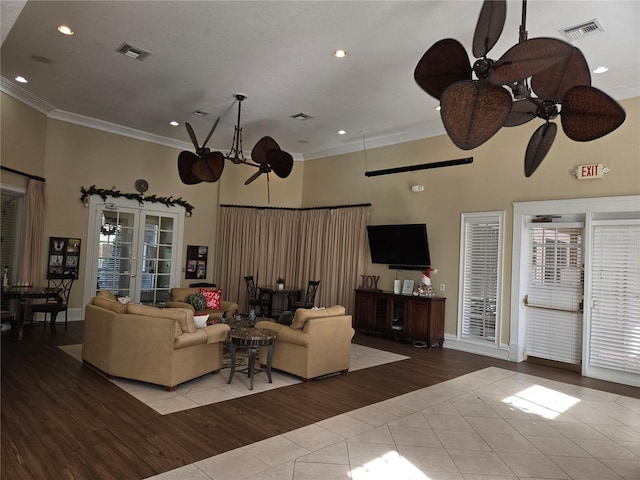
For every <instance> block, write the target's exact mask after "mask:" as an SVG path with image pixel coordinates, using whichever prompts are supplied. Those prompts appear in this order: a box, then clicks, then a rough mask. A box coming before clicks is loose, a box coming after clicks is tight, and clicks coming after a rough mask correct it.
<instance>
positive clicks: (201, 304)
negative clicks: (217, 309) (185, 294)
mask: <svg viewBox="0 0 640 480" xmlns="http://www.w3.org/2000/svg"><path fill="white" fill-rule="evenodd" d="M187 303H189V304H190V305H191V306H192V307H193V308H194V309H195V311H196V312H197V311H198V310H204V309H205V308H207V299H206V298H204V295H203V294H202V293H196V294H195V295H189V298H187Z"/></svg>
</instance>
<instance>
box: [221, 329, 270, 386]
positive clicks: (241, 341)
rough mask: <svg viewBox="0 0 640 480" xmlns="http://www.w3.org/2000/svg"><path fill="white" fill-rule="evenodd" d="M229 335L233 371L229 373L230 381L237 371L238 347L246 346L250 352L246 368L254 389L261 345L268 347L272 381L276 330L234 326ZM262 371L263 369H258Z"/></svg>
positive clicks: (250, 383)
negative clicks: (257, 359)
mask: <svg viewBox="0 0 640 480" xmlns="http://www.w3.org/2000/svg"><path fill="white" fill-rule="evenodd" d="M229 336H230V337H231V343H230V344H229V354H230V355H231V372H230V373H229V381H228V382H227V383H231V381H232V380H233V374H234V373H235V371H236V348H237V347H246V348H247V349H248V353H249V366H248V368H247V369H246V370H247V373H248V375H249V390H253V376H254V373H255V372H256V368H255V363H256V352H257V351H258V349H259V348H261V347H267V352H268V354H267V368H266V371H267V379H268V380H269V383H272V382H271V359H272V358H273V348H274V346H275V345H274V343H273V341H274V340H275V339H276V332H273V331H271V330H266V329H263V328H242V327H240V328H234V329H232V330H231V332H230V334H229ZM258 371H261V370H258Z"/></svg>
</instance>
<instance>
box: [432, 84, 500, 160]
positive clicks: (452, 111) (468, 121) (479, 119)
mask: <svg viewBox="0 0 640 480" xmlns="http://www.w3.org/2000/svg"><path fill="white" fill-rule="evenodd" d="M511 103H512V101H511V95H509V93H508V92H507V91H506V90H505V89H504V88H501V87H495V86H493V85H490V84H488V83H487V82H483V81H477V82H474V81H472V80H465V81H462V82H457V83H454V84H453V85H451V86H450V87H448V88H447V89H446V90H445V91H444V92H443V94H442V98H441V99H440V104H441V105H442V109H441V110H440V115H441V117H442V122H443V124H444V127H445V129H446V130H447V134H448V135H449V138H451V140H452V141H453V143H454V144H455V145H456V146H457V147H458V148H461V149H463V150H471V149H473V148H476V147H478V146H479V145H482V144H483V143H484V142H486V141H487V140H489V139H490V138H491V137H492V136H493V135H495V133H496V132H497V131H498V130H500V128H501V127H502V126H503V125H504V123H505V121H506V119H507V117H508V116H509V113H510V112H511Z"/></svg>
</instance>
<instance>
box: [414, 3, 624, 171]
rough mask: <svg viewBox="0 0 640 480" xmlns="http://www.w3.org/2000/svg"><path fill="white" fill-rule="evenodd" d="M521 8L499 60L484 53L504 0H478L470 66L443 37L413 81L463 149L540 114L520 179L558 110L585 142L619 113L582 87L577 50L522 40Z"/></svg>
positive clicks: (587, 80) (550, 132)
mask: <svg viewBox="0 0 640 480" xmlns="http://www.w3.org/2000/svg"><path fill="white" fill-rule="evenodd" d="M526 5H527V0H523V2H522V24H521V25H520V36H519V42H518V43H517V44H516V45H514V46H513V47H511V48H510V49H509V50H508V51H507V52H506V53H505V54H504V55H503V56H502V57H500V59H499V60H497V61H494V60H491V59H490V58H487V55H488V53H489V51H490V50H491V49H492V48H493V46H494V45H495V44H496V42H497V41H498V39H499V37H500V35H501V33H502V30H503V27H504V23H505V19H506V0H485V2H484V3H483V6H482V9H481V11H480V15H479V17H478V22H477V24H476V29H475V32H474V37H473V55H474V56H475V57H476V58H478V60H476V62H475V63H474V65H473V68H472V67H471V65H470V63H469V59H468V56H467V53H466V51H465V49H464V47H463V46H462V44H460V42H458V41H457V40H454V39H445V40H440V41H439V42H436V43H435V44H434V45H433V46H432V47H431V48H429V50H427V51H426V52H425V54H424V55H423V56H422V58H421V59H420V61H419V62H418V64H417V66H416V68H415V71H414V79H415V81H416V82H417V83H418V85H419V86H420V87H421V88H422V89H423V90H425V91H426V92H427V93H428V94H430V95H431V96H433V97H435V98H437V99H439V100H440V105H441V111H440V113H441V117H442V121H443V124H444V126H445V129H446V131H447V134H448V135H449V137H450V138H451V140H452V141H453V143H454V144H455V145H456V146H458V147H459V148H461V149H463V150H471V149H473V148H476V147H477V146H479V145H481V144H483V143H484V142H486V141H487V140H489V139H490V138H491V137H492V136H493V135H495V134H496V133H497V132H498V130H500V128H502V127H503V126H517V125H521V124H523V123H526V122H528V121H530V120H532V119H533V118H536V117H539V118H542V119H544V120H545V124H544V125H542V126H541V127H539V128H538V129H537V130H536V132H534V134H533V136H532V137H531V140H530V141H529V145H528V147H527V153H526V155H525V175H526V176H527V177H528V176H530V175H531V174H532V173H533V172H534V171H535V169H536V168H537V167H538V166H539V165H540V163H541V162H542V160H543V159H544V157H545V155H546V154H547V152H548V151H549V149H550V148H551V145H552V143H553V140H554V139H555V134H556V131H557V126H556V125H555V123H553V122H551V121H550V120H552V119H553V118H555V117H556V116H557V115H558V114H560V115H561V120H562V127H563V130H564V132H565V134H566V135H567V136H568V137H569V138H571V139H573V140H578V141H589V140H594V139H596V138H599V137H602V136H604V135H606V134H608V133H610V132H612V131H613V130H615V129H616V128H617V127H618V126H620V125H621V124H622V123H623V122H624V119H625V113H624V110H623V109H622V108H621V107H620V106H619V105H618V104H617V103H616V102H615V100H613V99H612V98H611V97H609V96H608V95H606V94H605V93H604V92H601V91H600V90H598V89H596V88H594V87H591V86H590V85H591V76H590V73H589V69H588V66H587V63H586V60H585V59H584V56H583V55H582V53H581V52H580V50H579V49H577V48H575V47H573V46H571V45H569V44H568V43H566V42H564V41H562V40H557V39H553V38H533V39H527V32H526ZM472 73H473V74H475V76H476V78H477V79H476V80H474V79H473V78H472ZM529 79H530V80H531V87H530V86H529ZM505 87H507V88H508V89H509V90H510V91H509V90H507V88H505ZM532 90H533V91H532ZM534 92H535V94H536V95H535V96H534Z"/></svg>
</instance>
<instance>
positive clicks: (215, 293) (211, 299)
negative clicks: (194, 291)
mask: <svg viewBox="0 0 640 480" xmlns="http://www.w3.org/2000/svg"><path fill="white" fill-rule="evenodd" d="M200 293H202V295H204V298H205V299H206V300H207V308H213V309H214V310H220V295H221V294H222V290H207V289H206V288H201V289H200Z"/></svg>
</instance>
